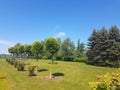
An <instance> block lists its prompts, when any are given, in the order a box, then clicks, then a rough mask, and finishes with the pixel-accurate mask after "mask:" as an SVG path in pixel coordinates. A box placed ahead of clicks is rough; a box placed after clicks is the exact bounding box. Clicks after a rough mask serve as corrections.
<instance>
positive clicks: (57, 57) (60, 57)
mask: <svg viewBox="0 0 120 90" xmlns="http://www.w3.org/2000/svg"><path fill="white" fill-rule="evenodd" d="M63 59H64V58H63V56H60V55H59V56H58V55H57V56H56V60H63Z"/></svg>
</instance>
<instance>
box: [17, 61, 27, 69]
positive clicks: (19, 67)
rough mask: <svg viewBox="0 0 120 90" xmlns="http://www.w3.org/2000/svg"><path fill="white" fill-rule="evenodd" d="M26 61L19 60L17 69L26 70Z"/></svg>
mask: <svg viewBox="0 0 120 90" xmlns="http://www.w3.org/2000/svg"><path fill="white" fill-rule="evenodd" d="M24 68H25V63H24V62H17V70H18V71H24Z"/></svg>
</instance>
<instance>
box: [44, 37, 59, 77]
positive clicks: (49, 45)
mask: <svg viewBox="0 0 120 90" xmlns="http://www.w3.org/2000/svg"><path fill="white" fill-rule="evenodd" d="M45 48H46V50H47V51H48V52H49V53H50V54H51V55H52V60H51V64H50V76H49V78H50V79H52V64H53V57H54V55H55V54H56V53H57V51H58V49H59V43H58V41H57V40H56V39H55V38H52V37H51V38H47V39H46V40H45Z"/></svg>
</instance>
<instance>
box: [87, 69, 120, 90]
mask: <svg viewBox="0 0 120 90" xmlns="http://www.w3.org/2000/svg"><path fill="white" fill-rule="evenodd" d="M97 79H98V81H97V82H90V83H89V85H90V87H91V88H92V90H120V70H118V71H117V72H115V73H107V74H105V75H102V76H97Z"/></svg>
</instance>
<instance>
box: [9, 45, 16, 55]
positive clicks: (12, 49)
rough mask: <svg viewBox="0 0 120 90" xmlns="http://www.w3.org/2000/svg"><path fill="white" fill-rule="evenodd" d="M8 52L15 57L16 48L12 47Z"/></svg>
mask: <svg viewBox="0 0 120 90" xmlns="http://www.w3.org/2000/svg"><path fill="white" fill-rule="evenodd" d="M8 52H9V53H11V55H12V57H14V54H15V47H10V48H8Z"/></svg>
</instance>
